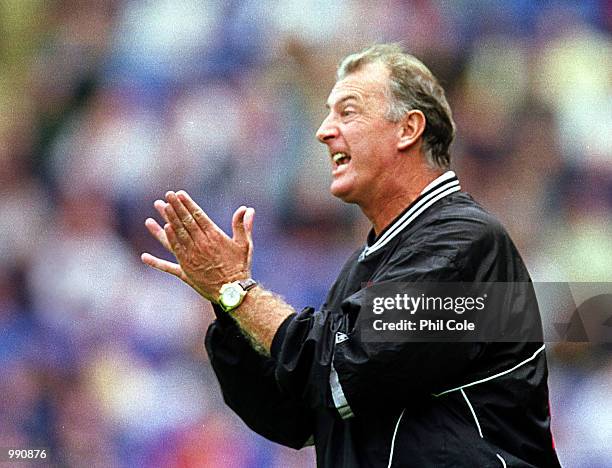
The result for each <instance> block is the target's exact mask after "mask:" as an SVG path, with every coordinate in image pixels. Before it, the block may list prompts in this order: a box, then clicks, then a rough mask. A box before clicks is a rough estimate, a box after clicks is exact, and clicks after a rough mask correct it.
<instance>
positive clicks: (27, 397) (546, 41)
mask: <svg viewBox="0 0 612 468" xmlns="http://www.w3.org/2000/svg"><path fill="white" fill-rule="evenodd" d="M376 41H401V42H403V44H404V45H405V47H406V48H407V50H408V51H410V52H411V53H413V54H414V55H416V56H418V57H419V58H421V59H422V60H423V61H424V62H425V63H426V64H428V65H429V66H430V68H431V69H432V71H433V72H434V73H435V74H436V75H437V76H438V77H439V78H440V80H441V82H442V84H443V86H444V87H445V89H446V90H447V95H448V97H449V101H450V104H451V107H452V108H453V110H454V116H455V120H456V122H457V127H458V133H457V140H456V142H455V144H454V146H453V150H452V157H453V166H454V168H455V171H456V172H457V173H458V175H459V177H460V178H461V183H462V186H463V187H464V189H465V190H466V191H468V192H470V193H471V194H472V195H473V196H474V197H475V198H476V199H477V200H479V201H480V202H481V203H482V204H483V205H484V206H485V207H487V208H488V209H489V210H490V211H491V212H493V213H494V214H495V215H496V216H497V217H499V218H500V219H501V221H502V222H503V223H504V225H505V226H506V227H507V228H508V230H509V232H510V234H511V236H512V237H513V239H514V240H515V242H516V243H517V245H518V248H519V250H520V252H521V253H522V255H523V257H524V259H525V261H526V263H527V265H528V267H529V268H530V271H531V273H532V276H533V279H534V281H551V282H552V281H581V282H606V281H610V277H611V274H612V221H611V220H612V138H611V135H612V2H610V1H606V0H586V1H581V2H571V1H565V0H547V1H541V2H532V1H529V0H516V1H512V2H504V1H501V0H500V1H494V0H485V1H470V0H459V1H450V0H448V1H443V0H437V1H436V0H414V1H400V0H390V1H388V2H377V1H374V0H337V1H334V2H328V1H323V0H309V1H307V0H268V1H256V0H243V1H241V0H233V1H215V0H213V1H209V0H206V1H204V0H189V1H182V2H174V1H172V0H148V1H120V0H104V1H96V2H91V1H85V0H56V1H42V0H5V1H2V2H0V193H1V194H2V196H1V198H0V239H1V242H0V370H1V371H0V395H2V398H0V447H16V448H17V447H19V448H32V447H47V448H48V450H49V454H50V456H51V458H52V460H56V461H57V462H58V463H61V464H64V465H65V466H83V465H93V466H204V467H206V466H209V467H219V466H224V467H230V466H231V467H251V466H253V467H255V466H257V467H260V466H269V467H287V466H291V467H307V466H312V465H313V463H314V461H313V460H314V457H313V454H312V452H311V451H309V450H308V449H307V450H303V451H301V452H294V451H292V450H289V449H284V448H282V447H279V446H277V445H274V444H272V443H270V442H268V441H266V440H264V439H263V438H261V437H259V436H257V435H255V434H253V433H251V432H250V431H249V430H248V429H246V428H245V427H244V426H243V424H241V423H240V421H239V420H238V419H237V417H236V416H235V415H233V414H232V413H231V412H230V411H229V409H227V408H226V407H225V405H224V403H223V401H222V399H221V396H220V392H219V388H218V385H217V383H216V381H215V379H214V376H213V375H212V371H211V368H210V366H209V364H208V363H207V357H206V354H205V352H204V347H203V336H204V332H205V330H206V327H207V325H208V323H209V322H210V320H212V312H211V310H210V307H209V305H208V304H206V303H205V302H204V301H203V300H201V298H200V297H199V296H197V295H196V294H195V293H193V292H192V291H191V290H190V289H188V288H187V287H185V286H184V285H182V284H181V283H180V282H179V281H176V280H174V281H173V279H171V278H169V277H167V276H166V275H162V274H160V273H157V272H154V271H152V270H150V269H147V268H146V267H145V266H144V265H142V264H141V263H140V258H139V256H140V253H141V252H143V251H149V252H154V253H156V254H159V255H164V254H163V252H162V251H160V248H159V246H157V245H155V244H156V243H155V241H154V240H152V239H151V238H150V236H149V234H148V233H147V232H146V229H145V228H144V226H143V221H144V219H145V218H146V217H148V216H153V215H155V212H154V210H153V206H152V204H153V201H154V200H155V199H157V198H160V197H161V196H163V194H164V192H165V191H166V190H169V189H185V190H187V191H188V192H189V193H190V194H191V195H192V196H193V197H194V199H196V200H197V201H198V202H200V203H201V205H202V206H203V207H204V208H205V210H206V211H207V213H208V214H209V215H210V216H211V217H212V218H213V219H215V220H217V221H218V222H219V223H220V225H221V226H222V227H224V228H225V229H229V225H230V218H229V217H230V216H231V213H232V212H233V210H234V209H235V208H236V207H237V206H239V205H241V204H243V203H245V204H248V205H249V206H253V207H255V209H256V211H257V215H256V220H255V232H254V243H255V256H254V271H253V276H254V277H255V278H257V280H258V281H260V282H261V283H262V284H264V285H266V286H267V287H270V288H271V289H273V290H275V291H278V292H280V293H282V294H283V296H284V297H285V298H286V300H287V301H288V302H289V303H291V304H292V305H294V306H295V307H296V308H297V309H299V308H301V307H303V306H306V305H313V306H317V305H319V304H320V303H321V301H322V300H323V297H324V295H325V292H326V290H327V288H328V287H329V285H330V284H331V282H332V281H333V279H334V278H335V276H336V274H337V272H338V270H339V268H340V267H341V264H342V262H343V261H344V259H346V258H347V257H348V256H349V254H350V253H351V252H352V251H353V250H354V249H355V248H357V247H358V246H359V245H361V244H363V242H364V239H365V235H366V233H367V230H368V228H369V226H368V225H367V224H366V223H365V222H364V220H363V218H362V217H361V216H359V214H358V212H357V210H356V208H352V207H347V206H345V205H343V204H342V203H341V202H340V201H338V200H336V199H334V198H333V197H332V196H331V195H330V194H329V190H328V187H329V179H330V168H329V161H328V155H327V152H326V150H325V149H324V148H323V147H322V146H321V145H320V144H319V143H318V142H317V141H316V139H315V137H314V132H315V130H316V128H317V127H318V125H319V123H320V122H321V120H322V119H323V117H324V115H325V108H324V102H325V99H326V97H327V93H328V92H329V89H330V88H331V87H332V85H333V73H334V69H335V65H336V63H337V61H338V60H339V59H340V58H341V57H342V56H343V55H344V54H345V53H347V52H350V51H353V50H357V49H359V48H361V47H363V46H365V45H367V44H370V43H372V42H376ZM170 288H172V290H173V291H174V292H173V294H172V295H170V294H168V290H169V289H170ZM544 319H545V320H546V317H544ZM611 349H612V348H611V347H610V344H607V345H601V344H599V345H598V344H593V343H590V344H589V343H583V344H580V343H578V344H568V343H550V345H549V346H548V347H547V352H548V358H549V365H550V373H551V375H550V387H551V396H550V399H551V407H552V428H553V434H554V436H555V440H556V445H557V450H558V453H559V458H560V459H561V462H562V464H564V465H565V466H604V465H605V464H606V463H609V460H610V457H611V452H610V444H609V442H610V440H612V418H610V412H609V410H606V409H609V407H610V405H611V403H612V399H611V396H610V395H612V354H611V352H610V351H611Z"/></svg>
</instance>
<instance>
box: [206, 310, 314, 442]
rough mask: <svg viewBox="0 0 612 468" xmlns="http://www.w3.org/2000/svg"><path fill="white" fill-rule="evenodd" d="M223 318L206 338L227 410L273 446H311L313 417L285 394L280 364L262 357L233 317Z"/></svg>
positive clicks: (297, 399) (220, 317) (219, 317)
mask: <svg viewBox="0 0 612 468" xmlns="http://www.w3.org/2000/svg"><path fill="white" fill-rule="evenodd" d="M216 312H219V311H216ZM217 316H218V318H217V320H215V322H213V323H212V324H211V325H210V327H209V329H208V332H207V334H206V350H207V352H208V355H209V357H210V362H211V364H212V367H213V370H214V372H215V374H216V376H217V379H218V381H219V384H220V386H221V391H222V394H223V398H224V400H225V402H226V403H227V405H228V406H229V407H230V408H231V409H232V410H234V411H235V412H236V413H237V414H238V416H240V418H241V419H242V420H243V421H244V422H245V423H246V424H247V426H249V427H250V428H251V429H252V430H254V431H255V432H257V433H258V434H260V435H262V436H263V437H266V438H267V439H269V440H271V441H273V442H276V443H279V444H282V445H285V446H288V447H292V448H295V449H299V448H302V447H304V446H305V445H308V440H309V439H310V437H311V436H312V433H313V429H312V415H311V411H310V410H309V409H307V408H306V407H305V406H304V405H303V404H302V403H301V401H300V400H299V398H297V397H295V396H294V395H292V394H291V393H282V392H281V391H280V389H279V387H278V385H277V382H276V379H275V377H274V370H275V367H276V364H275V362H274V360H273V359H270V358H266V357H264V356H262V355H261V354H259V353H258V352H256V351H255V350H254V349H253V348H252V346H251V345H250V343H249V342H248V341H247V339H246V338H245V337H244V336H243V335H242V333H241V332H240V330H239V329H238V327H237V326H236V325H235V324H234V322H233V321H232V320H231V319H230V318H229V317H227V316H225V315H224V314H223V313H218V314H217ZM283 326H286V325H285V324H283V325H281V328H282V327H283Z"/></svg>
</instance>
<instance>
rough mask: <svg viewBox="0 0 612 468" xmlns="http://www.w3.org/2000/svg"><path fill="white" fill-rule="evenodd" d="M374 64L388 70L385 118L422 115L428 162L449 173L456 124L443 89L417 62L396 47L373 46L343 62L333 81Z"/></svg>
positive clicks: (398, 46)
mask: <svg viewBox="0 0 612 468" xmlns="http://www.w3.org/2000/svg"><path fill="white" fill-rule="evenodd" d="M377 62H380V63H382V64H384V65H385V66H386V67H387V68H388V69H389V89H388V91H389V93H390V95H389V109H388V111H387V115H386V116H385V117H386V118H387V119H388V120H390V121H392V122H399V121H400V120H401V119H402V118H403V117H404V116H405V115H406V113H407V112H408V111H410V110H414V109H418V110H420V111H421V112H423V114H424V115H425V119H426V124H425V130H424V132H423V142H424V145H423V146H424V150H425V155H426V157H427V161H428V163H429V165H430V166H431V167H433V168H439V169H448V167H449V166H450V153H449V146H450V144H451V142H452V141H453V138H454V136H455V123H454V122H453V116H452V112H451V109H450V106H449V105H448V101H447V100H446V96H445V94H444V89H443V88H442V86H440V83H438V80H437V79H436V77H435V76H434V75H433V74H432V73H431V71H429V69H428V68H427V67H426V66H425V65H424V64H423V63H422V62H421V61H420V60H418V59H417V58H415V57H413V56H412V55H410V54H407V53H405V52H404V51H403V50H402V48H401V46H400V45H399V44H375V45H373V46H370V47H368V48H367V49H364V50H362V51H361V52H357V53H354V54H351V55H348V56H347V57H345V58H344V59H342V61H341V62H340V64H339V65H338V70H337V72H336V79H337V80H342V79H344V78H345V77H346V76H347V75H350V74H351V73H353V72H356V71H357V70H359V69H360V68H362V67H363V66H365V65H367V64H370V63H377Z"/></svg>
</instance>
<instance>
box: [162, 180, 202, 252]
mask: <svg viewBox="0 0 612 468" xmlns="http://www.w3.org/2000/svg"><path fill="white" fill-rule="evenodd" d="M166 199H167V200H168V202H169V203H170V205H171V206H172V208H173V209H174V212H175V213H176V215H177V217H178V219H179V221H180V222H181V224H182V226H183V227H184V228H185V229H186V230H187V232H188V233H189V235H190V236H191V238H192V239H193V240H194V241H195V240H197V239H199V238H200V237H201V236H202V228H200V225H199V224H198V223H197V222H196V220H195V218H194V217H193V215H192V214H191V212H190V211H189V210H188V209H187V208H186V207H185V205H184V204H183V202H182V201H181V200H179V198H178V196H177V194H176V193H174V192H172V191H171V192H167V193H166ZM165 211H166V214H168V213H169V212H170V210H169V209H168V206H166V208H165ZM168 219H169V220H170V222H171V223H172V218H170V216H169V217H168ZM175 231H176V232H177V234H179V232H178V230H177V228H176V227H175Z"/></svg>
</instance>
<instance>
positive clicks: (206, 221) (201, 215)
mask: <svg viewBox="0 0 612 468" xmlns="http://www.w3.org/2000/svg"><path fill="white" fill-rule="evenodd" d="M176 196H177V197H178V199H179V200H180V201H181V202H182V203H183V205H184V206H185V208H187V210H188V211H189V213H191V216H192V217H193V219H195V220H196V223H198V226H200V228H201V229H202V230H203V231H205V230H207V229H215V230H217V231H219V232H223V231H221V229H219V227H218V226H217V225H216V224H215V223H214V222H213V221H212V219H210V218H209V217H208V215H207V214H206V213H205V212H204V210H203V209H202V208H200V207H199V205H198V204H197V203H196V202H194V201H193V200H192V199H191V197H190V196H189V194H188V193H187V192H185V191H184V190H179V191H178V192H177V193H176Z"/></svg>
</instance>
